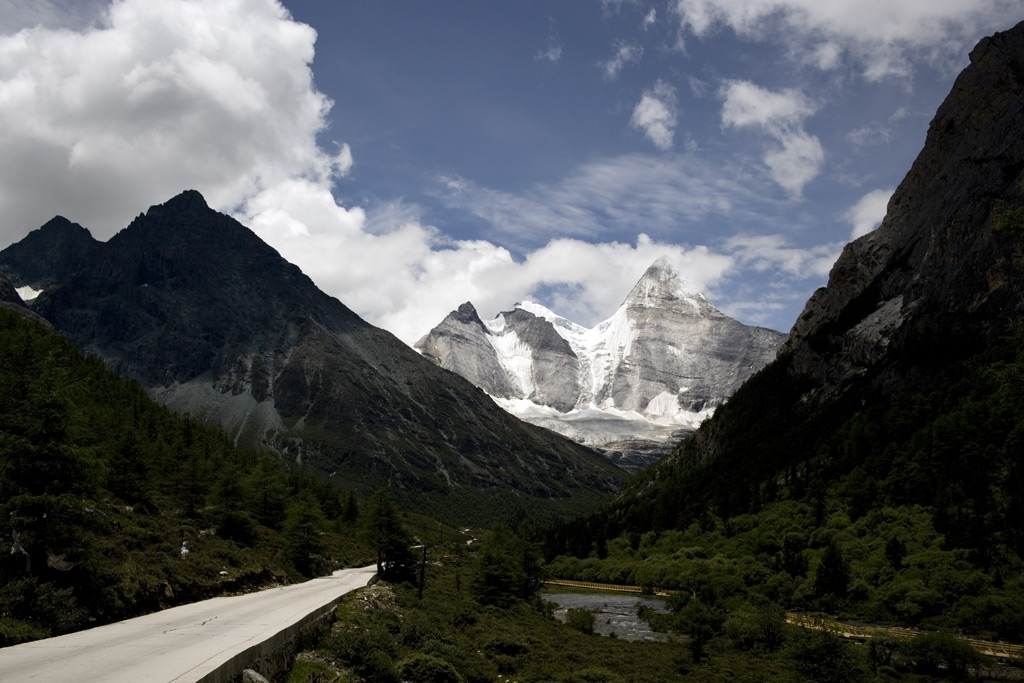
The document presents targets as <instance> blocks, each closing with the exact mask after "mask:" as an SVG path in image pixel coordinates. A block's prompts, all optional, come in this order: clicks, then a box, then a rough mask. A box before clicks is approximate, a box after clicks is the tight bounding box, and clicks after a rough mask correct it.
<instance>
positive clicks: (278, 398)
mask: <svg viewBox="0 0 1024 683" xmlns="http://www.w3.org/2000/svg"><path fill="white" fill-rule="evenodd" d="M40 233H41V234H40ZM46 236H47V231H45V230H43V231H37V232H36V233H33V234H32V235H30V236H29V237H28V238H26V241H29V240H32V241H33V242H34V249H43V250H50V249H51V247H50V245H48V244H47V243H46V241H45V239H44V238H45V237H46ZM56 248H57V247H56V246H53V247H52V249H56ZM34 249H33V250H26V249H24V242H23V243H19V244H18V245H14V246H12V247H10V248H9V249H7V250H5V251H4V252H2V253H0V263H4V264H9V265H8V267H9V272H11V273H12V274H15V277H16V276H17V274H19V273H31V274H32V278H34V279H29V277H28V276H21V277H23V278H24V280H23V281H22V282H19V281H18V280H17V279H15V280H14V281H15V284H17V285H19V286H21V285H23V284H25V285H27V284H33V285H34V286H37V287H39V288H43V289H44V291H43V293H42V294H40V295H39V297H38V298H37V299H36V300H35V301H33V303H32V305H33V308H34V310H35V311H37V312H38V313H40V314H41V315H43V316H44V317H46V318H47V319H48V320H50V321H51V322H53V323H54V324H55V325H56V326H57V327H58V328H59V329H60V330H61V331H63V332H64V333H65V334H67V335H68V336H70V337H71V338H72V339H73V340H74V341H75V342H76V343H77V344H79V346H80V347H82V348H83V349H84V350H86V351H88V352H90V353H93V354H95V355H97V356H99V357H101V358H103V359H104V360H105V361H106V363H107V364H108V365H109V366H110V367H111V368H112V369H114V370H115V371H116V372H118V373H119V374H121V375H122V376H125V377H130V378H134V379H137V380H138V381H139V382H140V383H142V384H143V386H145V387H147V388H148V390H149V392H150V394H151V395H153V396H154V397H155V398H157V399H158V400H159V401H161V402H162V403H164V404H166V405H168V406H170V407H172V408H174V409H176V410H178V411H181V412H186V411H187V412H189V413H191V414H193V415H196V416H199V417H202V418H203V419H206V420H208V421H211V422H216V423H220V424H221V425H223V426H224V427H226V428H227V429H228V430H229V431H230V433H231V434H232V435H234V437H235V438H236V440H237V441H238V442H240V443H245V444H248V445H253V446H269V447H272V448H274V449H276V450H278V451H279V452H281V453H282V454H285V455H286V456H287V457H289V458H295V459H301V460H302V462H303V463H304V464H305V465H307V466H311V467H314V468H317V469H321V470H323V471H324V472H327V473H337V474H338V476H339V477H340V478H341V479H343V480H345V481H347V482H348V483H349V484H355V485H360V486H363V487H364V489H365V490H369V489H370V488H371V487H376V486H378V485H380V484H382V483H384V482H388V481H390V482H391V484H392V488H393V490H394V491H395V495H396V497H398V498H399V499H402V500H404V502H406V503H409V504H413V505H416V506H418V507H420V508H421V509H427V510H431V511H432V512H434V513H435V514H441V515H443V516H446V517H448V518H451V519H467V520H469V519H476V520H478V521H486V520H488V519H491V520H493V519H495V518H498V517H501V516H503V515H504V514H505V513H512V514H515V510H516V509H517V508H520V509H521V510H520V511H522V510H523V509H524V510H526V511H527V513H528V514H534V513H538V510H540V511H542V512H541V513H538V514H554V513H555V512H568V511H573V510H574V508H575V507H576V506H577V505H582V506H584V507H586V506H588V505H592V504H593V503H594V502H596V501H597V500H599V499H600V498H601V497H602V496H607V495H609V494H611V493H613V492H614V491H615V490H616V488H617V486H618V485H619V484H620V483H622V482H623V481H624V478H625V476H624V473H622V472H621V471H619V470H617V469H616V468H614V467H611V466H609V464H608V463H607V462H605V461H604V460H603V459H602V458H600V456H598V455H597V454H595V453H593V452H592V451H589V450H587V449H584V448H581V447H579V446H577V445H575V444H573V443H571V442H569V441H567V440H565V439H562V438H560V437H557V436H556V435H553V434H551V433H549V432H546V431H544V430H540V429H537V428H535V427H532V426H530V425H525V424H523V423H521V422H519V421H518V420H515V419H514V418H512V417H511V416H509V415H507V414H506V413H505V412H504V411H502V410H500V409H499V408H498V407H497V406H495V405H494V403H493V402H492V401H491V400H489V399H488V398H487V397H486V396H484V395H483V393H482V392H480V391H479V390H478V389H476V388H475V387H473V386H472V385H471V384H469V383H468V382H466V381H465V380H463V379H462V378H460V377H458V376H456V375H454V374H452V373H449V372H447V371H445V370H442V369H440V368H438V367H437V366H435V365H434V364H433V363H430V362H428V361H426V360H424V359H423V358H421V357H420V356H419V355H418V354H416V353H415V352H414V351H413V350H412V349H410V348H408V347H407V346H406V345H405V344H403V343H402V342H400V341H399V340H398V339H396V338H395V337H394V336H393V335H391V334H389V333H387V332H385V331H383V330H380V329H377V328H374V327H373V326H371V325H369V324H368V323H366V322H365V321H363V320H362V319H360V318H359V317H358V316H357V315H356V314H355V313H353V312H352V311H351V310H349V309H348V308H347V307H346V306H344V305H343V304H342V303H341V302H339V301H338V300H337V299H334V298H332V297H330V296H328V295H326V294H324V293H323V292H321V291H320V290H319V289H317V288H316V286H315V285H314V284H313V282H312V281H311V280H310V279H309V278H308V277H306V276H305V275H304V274H303V273H302V272H301V271H300V270H299V268H297V267H296V266H294V265H292V264H290V263H288V262H287V261H285V260H284V259H283V258H281V256H280V255H279V254H278V253H277V252H276V251H274V250H273V249H272V248H270V247H269V246H267V245H266V244H264V243H263V242H262V241H261V240H260V239H259V238H258V237H257V236H256V235H255V234H254V233H252V232H251V231H250V230H248V229H247V228H245V227H244V226H242V225H241V224H239V223H238V222H237V221H235V220H234V219H232V218H230V217H228V216H225V215H223V214H219V213H217V212H215V211H213V210H212V209H210V208H209V207H208V206H207V205H206V202H205V201H204V200H203V198H202V196H201V195H199V193H198V192H194V191H189V192H185V193H182V194H181V195H179V196H177V197H175V198H173V199H172V200H170V201H168V202H167V203H165V204H162V205H159V206H154V207H151V208H150V209H149V211H147V212H146V213H145V214H144V215H140V216H139V217H138V218H137V219H136V220H135V221H133V222H132V224H131V225H130V226H129V227H128V228H126V229H124V230H122V231H121V232H119V233H118V234H117V235H115V236H114V237H113V238H111V239H110V241H109V242H107V243H95V244H94V246H92V247H90V251H89V256H88V258H87V259H85V260H84V261H80V262H77V263H76V264H75V267H73V268H69V269H64V268H57V267H55V268H54V270H53V271H52V272H49V271H45V269H43V268H36V266H35V262H34V261H33V260H32V259H31V258H29V256H26V254H28V255H32V254H34V253H35V251H34ZM12 279H13V278H12ZM44 282H45V287H43V283H44ZM516 501H518V502H516ZM492 503H493V504H494V505H495V506H496V507H495V508H494V509H491V508H490V505H491V504H492Z"/></svg>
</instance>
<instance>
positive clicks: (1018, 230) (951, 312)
mask: <svg viewBox="0 0 1024 683" xmlns="http://www.w3.org/2000/svg"><path fill="white" fill-rule="evenodd" d="M970 59H971V64H970V66H969V67H968V68H967V69H965V70H964V72H963V73H962V74H961V75H960V76H959V77H958V78H957V80H956V83H955V84H954V86H953V89H952V91H951V92H950V94H949V95H948V96H947V97H946V99H945V101H944V102H943V103H942V105H941V106H940V107H939V110H938V112H937V113H936V115H935V118H934V119H933V120H932V123H931V126H930V127H929V130H928V136H927V139H926V141H925V146H924V148H923V150H922V151H921V153H920V155H919V156H918V158H917V160H916V161H915V162H914V164H913V166H912V168H911V169H910V172H909V173H907V175H906V177H905V178H904V180H903V182H902V183H901V184H900V186H899V187H898V188H897V190H896V192H895V193H894V194H893V196H892V199H891V200H890V201H889V207H888V211H887V214H886V216H885V219H884V220H883V221H882V224H881V226H880V227H879V228H878V229H877V230H876V231H875V232H872V233H870V234H868V235H865V236H864V237H862V238H860V239H858V240H856V241H854V242H851V243H850V244H849V245H847V247H846V248H845V249H844V250H843V253H842V255H841V256H840V258H839V259H838V261H837V262H836V264H835V266H834V267H833V269H832V272H831V273H830V275H829V282H828V286H827V287H825V288H823V289H821V290H818V291H817V292H815V294H814V295H813V296H812V297H811V299H810V300H809V301H808V302H807V305H806V307H805V309H804V312H803V314H802V315H801V316H800V318H799V320H798V321H797V323H796V324H795V325H794V327H793V330H792V332H791V334H790V338H789V341H788V342H787V343H786V346H785V347H784V353H785V354H786V355H788V356H791V359H792V360H791V372H792V373H793V374H794V375H795V376H799V377H802V378H805V379H807V380H809V381H811V382H812V383H813V386H814V387H815V388H814V390H813V391H812V392H811V393H810V394H809V395H808V398H812V399H813V401H812V402H814V403H818V402H822V401H827V400H829V399H831V398H835V397H837V396H840V395H842V394H844V393H845V392H846V391H847V390H848V389H849V388H850V387H852V386H854V385H861V384H863V383H867V385H869V386H868V387H867V388H868V389H870V390H876V391H881V392H883V393H884V392H886V391H888V388H890V387H894V386H898V385H899V384H900V383H901V382H902V381H903V379H904V378H905V377H906V376H907V373H908V372H911V368H913V367H915V366H919V365H921V363H922V361H924V362H927V359H928V358H929V357H930V356H934V355H940V356H942V355H956V354H961V353H969V352H971V351H972V350H976V349H978V348H982V347H984V346H985V345H986V344H988V343H990V342H991V341H992V340H993V339H995V338H997V337H998V336H1000V335H1002V334H1004V333H1005V331H1006V329H1007V324H1008V323H1009V321H1011V320H1013V319H1014V318H1016V317H1018V316H1020V315H1022V314H1024V296H1022V292H1024V261H1022V258H1021V257H1022V254H1024V24H1022V25H1018V26H1016V27H1015V28H1013V29H1011V30H1009V31H1005V32H1003V33H997V34H995V35H994V36H992V37H990V38H985V39H984V40H982V41H981V42H980V43H979V44H978V45H977V47H975V49H974V50H973V51H972V52H971V55H970Z"/></svg>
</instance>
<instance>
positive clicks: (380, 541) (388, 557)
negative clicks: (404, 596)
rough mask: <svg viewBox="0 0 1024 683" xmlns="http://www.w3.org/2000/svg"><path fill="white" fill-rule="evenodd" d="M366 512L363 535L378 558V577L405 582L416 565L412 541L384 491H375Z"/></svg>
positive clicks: (385, 490)
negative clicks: (403, 580)
mask: <svg viewBox="0 0 1024 683" xmlns="http://www.w3.org/2000/svg"><path fill="white" fill-rule="evenodd" d="M367 508H368V509H367V510H366V513H365V514H364V515H363V516H362V517H363V529H362V532H363V534H362V535H363V538H364V540H365V541H366V542H367V543H368V544H369V545H370V547H372V548H373V550H374V552H376V554H377V574H378V575H380V577H381V578H383V579H387V580H389V581H395V580H402V579H405V578H408V577H409V576H410V575H411V571H412V567H413V565H414V564H415V559H414V557H413V554H412V550H411V548H410V546H411V545H412V540H411V539H410V537H409V533H408V532H407V531H406V530H405V527H403V526H402V522H401V520H399V518H398V510H397V508H395V506H394V504H393V503H392V502H391V497H390V496H389V495H388V491H387V489H385V488H381V489H378V490H377V492H376V493H374V494H373V498H371V499H370V503H369V505H368V506H367Z"/></svg>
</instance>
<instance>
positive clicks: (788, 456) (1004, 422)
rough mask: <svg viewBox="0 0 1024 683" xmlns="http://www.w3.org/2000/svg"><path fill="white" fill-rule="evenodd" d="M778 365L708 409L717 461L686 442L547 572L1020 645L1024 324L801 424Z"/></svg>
mask: <svg viewBox="0 0 1024 683" xmlns="http://www.w3.org/2000/svg"><path fill="white" fill-rule="evenodd" d="M947 351H948V350H947ZM919 360H920V359H919ZM936 360H937V361H938V360H939V358H938V356H936ZM782 368H783V365H782V364H781V363H778V362H777V363H775V364H773V365H772V366H769V367H768V368H766V369H765V370H764V371H762V372H761V373H760V374H758V375H757V376H755V377H754V378H753V379H752V380H751V381H750V382H749V383H748V384H747V385H745V386H744V387H743V388H742V389H741V390H740V391H739V392H737V394H736V395H735V396H734V398H733V399H732V400H731V401H730V403H729V404H727V405H726V406H725V407H723V408H722V409H721V410H720V411H719V413H718V414H717V415H716V416H715V417H714V418H712V424H711V425H709V426H708V428H709V429H710V430H711V431H712V432H713V433H714V434H715V437H716V438H717V440H718V441H717V443H718V444H719V446H720V447H719V450H718V451H717V453H716V455H715V457H713V458H705V457H703V456H702V455H701V451H700V448H699V444H698V442H697V441H696V440H694V439H691V440H687V441H684V442H682V443H681V444H680V445H679V446H678V447H677V449H676V451H675V452H674V453H673V454H672V455H671V456H670V457H669V458H668V459H667V460H666V461H665V462H664V463H662V464H661V465H660V466H657V467H652V468H650V469H648V470H647V471H645V472H643V473H641V474H640V475H639V476H638V477H637V478H636V479H635V480H634V481H633V482H632V483H631V485H630V487H629V489H628V490H627V491H626V492H625V494H624V495H623V496H622V497H621V498H620V499H619V500H617V501H616V502H615V503H614V504H612V505H611V506H609V507H608V508H606V509H605V510H604V511H602V512H601V513H599V514H595V515H592V516H590V517H587V518H584V519H581V520H578V521H575V522H573V523H570V524H567V525H563V526H561V527H559V528H557V529H555V530H554V531H553V532H552V533H551V534H550V535H549V537H548V539H547V545H546V556H547V558H548V560H550V561H552V563H553V564H552V565H551V571H552V572H553V573H554V574H557V575H559V576H563V577H566V578H570V577H571V578H578V579H585V580H595V581H607V582H611V583H629V584H636V585H646V586H661V587H667V588H672V589H679V590H685V591H689V592H692V593H694V594H696V595H704V596H706V598H704V599H705V600H706V602H707V606H708V607H709V608H712V609H720V608H723V605H728V603H729V601H730V600H735V599H739V600H741V601H743V600H747V601H749V600H751V599H754V600H756V601H760V600H766V601H769V602H771V603H774V604H777V605H779V606H781V607H784V608H786V609H793V610H803V611H812V610H815V611H817V610H820V611H824V612H828V613H832V614H840V615H843V616H847V617H851V618H858V619H867V620H871V621H875V622H880V623H890V624H900V625H905V626H917V627H924V628H932V629H938V628H945V629H953V630H956V631H959V632H965V633H971V634H981V635H985V636H988V637H994V638H1001V639H1007V640H1010V641H1013V642H1021V641H1022V640H1024V616H1022V615H1024V563H1022V557H1024V457H1022V455H1024V454H1022V451H1021V449H1022V434H1024V335H1022V331H1021V327H1020V325H1016V326H1014V327H1013V331H1012V332H1011V333H1010V334H1009V335H1008V336H1007V337H1006V338H1005V339H1004V340H1003V343H1001V344H999V345H997V346H993V347H991V348H987V349H984V350H982V351H980V352H978V353H974V354H966V355H964V356H963V357H961V359H960V360H959V361H957V362H955V363H952V364H948V365H943V364H941V363H939V362H936V364H935V365H934V366H932V367H930V368H929V367H927V366H926V367H925V371H922V372H920V373H919V376H918V377H917V378H916V380H915V382H914V383H913V386H912V388H909V389H907V390H904V391H901V392H900V393H898V394H896V395H895V396H894V397H893V398H892V399H891V400H888V401H875V402H868V403H865V404H863V405H855V406H850V405H843V404H838V405H833V406H831V407H830V408H829V409H828V410H824V411H820V412H818V413H816V414H814V415H812V416H811V417H810V418H800V419H798V416H796V415H795V414H794V413H792V412H788V413H787V411H786V409H787V408H788V407H791V406H792V405H793V404H794V403H795V398H796V397H797V396H798V395H799V393H800V391H801V390H802V387H800V386H799V385H796V384H793V383H787V382H785V381H782V378H781V377H779V376H777V375H778V373H780V372H782ZM780 388H784V389H786V390H788V391H790V392H793V396H783V397H780V396H779V390H780ZM725 609H728V607H725Z"/></svg>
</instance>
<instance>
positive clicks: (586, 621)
mask: <svg viewBox="0 0 1024 683" xmlns="http://www.w3.org/2000/svg"><path fill="white" fill-rule="evenodd" d="M596 621H597V618H596V617H595V616H594V613H593V612H591V611H590V610H588V609H586V608H584V607H573V608H572V609H570V610H569V611H568V612H566V613H565V623H567V624H568V625H569V626H571V627H572V628H574V629H576V630H577V631H579V632H580V633H586V634H587V635H592V634H593V633H594V623H595V622H596Z"/></svg>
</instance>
